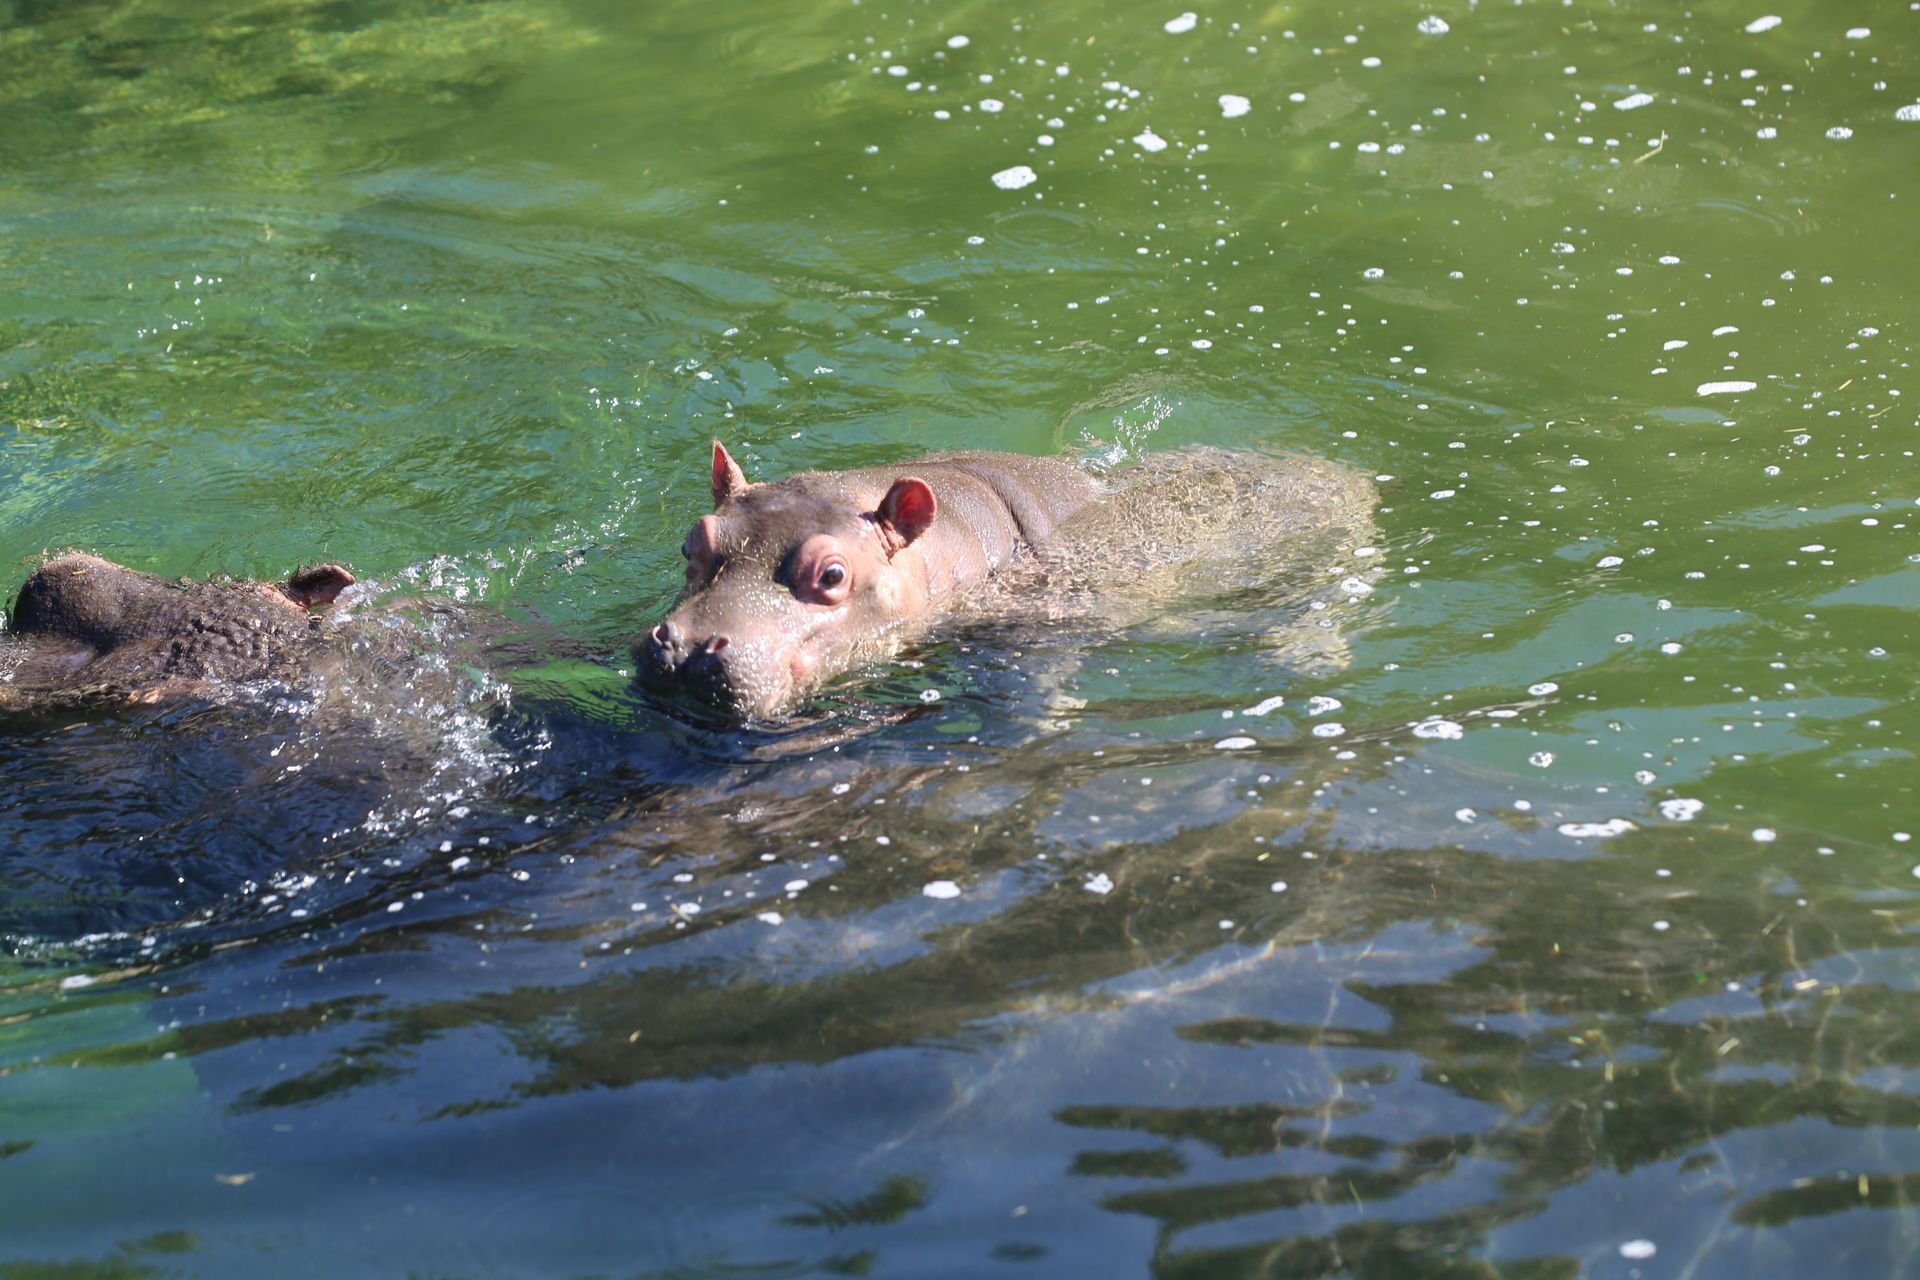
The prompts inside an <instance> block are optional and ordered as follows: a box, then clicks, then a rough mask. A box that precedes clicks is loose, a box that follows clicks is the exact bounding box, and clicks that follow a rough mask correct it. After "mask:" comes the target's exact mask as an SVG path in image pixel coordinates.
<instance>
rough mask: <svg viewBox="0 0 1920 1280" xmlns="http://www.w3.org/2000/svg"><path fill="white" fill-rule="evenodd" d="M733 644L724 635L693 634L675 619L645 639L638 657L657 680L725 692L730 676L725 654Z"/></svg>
mask: <svg viewBox="0 0 1920 1280" xmlns="http://www.w3.org/2000/svg"><path fill="white" fill-rule="evenodd" d="M730 644H732V641H731V640H729V639H728V638H727V637H726V636H724V635H719V634H715V635H710V636H705V637H702V638H695V637H693V636H689V635H688V634H687V631H686V629H685V628H684V627H682V626H680V624H679V623H677V622H675V621H674V620H673V619H672V618H668V619H667V620H666V621H664V622H662V623H660V624H658V625H657V626H655V627H654V628H653V630H651V631H649V632H648V633H647V637H646V639H645V640H643V641H641V642H640V644H639V646H638V647H637V649H636V652H635V654H634V656H635V657H636V658H637V659H638V660H639V663H640V665H641V666H642V667H643V668H645V669H646V670H647V672H648V673H649V674H650V675H652V676H654V677H655V678H656V679H659V680H662V681H666V682H669V683H676V684H682V685H686V686H689V687H691V688H692V689H694V690H696V691H699V692H703V693H706V694H709V695H712V694H716V693H722V692H724V691H725V689H726V687H727V684H728V679H727V671H726V667H725V663H724V661H723V660H722V658H721V656H720V655H721V654H723V653H725V652H726V650H727V648H728V646H729V645H730Z"/></svg>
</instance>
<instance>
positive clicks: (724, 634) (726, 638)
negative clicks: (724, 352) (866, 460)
mask: <svg viewBox="0 0 1920 1280" xmlns="http://www.w3.org/2000/svg"><path fill="white" fill-rule="evenodd" d="M712 485H713V501H714V510H713V513H712V514H711V515H705V516H702V517H701V518H700V519H699V520H697V521H695V522H694V526H693V528H692V529H691V530H690V531H689V532H688V534H687V538H686V542H685V543H684V545H683V546H682V548H681V550H682V553H683V554H684V555H685V556H686V560H687V583H686V589H685V591H684V592H683V594H682V595H681V598H680V600H679V602H678V603H677V604H676V605H675V607H674V609H673V611H672V612H671V613H669V614H668V616H667V617H666V619H665V620H664V621H662V622H660V623H659V624H658V625H656V626H655V627H654V628H653V629H652V630H651V631H650V632H649V633H648V634H647V635H646V636H645V637H644V638H643V639H642V640H641V641H640V643H639V644H638V645H637V646H636V647H635V650H634V657H635V661H636V663H637V665H638V666H639V668H640V670H641V671H642V673H643V674H644V675H647V676H649V677H650V678H652V679H654V680H655V681H657V682H664V683H670V684H673V685H677V686H681V687H685V688H689V689H691V690H693V691H694V692H696V693H698V694H699V695H701V696H702V697H705V698H707V699H709V700H711V701H713V702H716V703H718V704H719V705H721V706H723V707H725V708H728V709H730V710H732V711H734V712H737V713H739V714H742V715H746V716H754V717H767V716H774V715H778V714H779V713H781V712H782V711H784V710H786V709H788V708H790V707H791V706H792V705H793V704H794V703H796V702H797V701H799V700H801V699H803V698H804V697H805V696H806V695H807V694H808V693H810V692H812V691H813V690H814V689H815V688H817V687H818V686H819V685H821V684H822V683H824V682H825V681H827V680H830V679H831V678H833V677H834V676H836V675H839V674H841V673H843V672H845V671H848V670H850V669H852V668H854V667H857V666H862V665H866V664H869V663H872V662H875V661H878V660H880V659H882V658H884V657H887V656H889V655H891V654H892V653H893V652H895V651H896V650H897V649H898V648H899V647H900V646H901V645H902V644H903V643H905V642H906V641H907V640H908V639H910V638H912V637H913V636H914V635H916V634H917V633H918V632H919V631H920V630H921V629H923V628H924V627H925V625H926V624H927V623H928V622H930V621H931V620H933V619H934V618H937V617H939V616H941V615H942V614H944V613H946V612H947V611H949V610H951V609H952V608H953V607H954V606H955V604H956V603H957V602H958V601H959V600H960V599H961V598H962V597H963V596H964V594H965V593H966V592H967V590H968V588H969V586H970V585H972V584H974V583H977V582H979V581H980V580H982V579H985V578H987V577H989V576H990V575H992V574H995V573H998V572H999V571H1000V570H1002V569H1003V568H1005V567H1006V566H1008V565H1009V564H1011V563H1013V562H1014V561H1016V560H1017V559H1019V558H1020V557H1022V555H1023V553H1024V552H1025V551H1026V550H1027V549H1028V548H1030V547H1032V546H1033V545H1035V544H1037V543H1040V542H1042V541H1044V540H1045V539H1046V538H1048V537H1049V536H1050V535H1051V534H1052V533H1053V532H1054V530H1055V528H1056V527H1057V526H1059V525H1060V523H1061V522H1063V521H1065V520H1067V519H1069V518H1070V517H1072V516H1073V515H1074V514H1075V513H1076V512H1078V511H1080V510H1081V509H1082V508H1084V507H1086V506H1088V505H1089V504H1091V503H1093V502H1094V501H1095V500H1096V499H1097V498H1098V496H1099V493H1100V490H1099V486H1098V485H1097V484H1096V482H1095V481H1094V479H1093V478H1092V477H1091V476H1089V475H1088V474H1087V473H1086V472H1084V471H1082V470H1081V469H1080V468H1078V467H1076V466H1074V465H1073V464H1072V463H1070V462H1066V461H1064V460H1061V459H1056V458H1035V457H1028V456H1026V455H1022V454H1008V453H949V454H936V455H933V456H931V457H925V458H918V459H915V460H913V461H911V462H904V463H901V464H899V465H896V466H890V467H871V468H865V469H861V470H855V471H819V472H804V473H802V474H799V475H794V476H789V477H787V478H786V479H784V480H780V481H776V482H774V483H770V484H752V483H749V482H748V480H747V478H746V476H745V474H744V473H743V472H742V471H741V469H740V466H739V464H738V463H736V462H735V461H734V460H733V458H732V457H731V456H730V455H729V454H728V453H727V450H726V448H725V447H724V446H722V445H721V444H719V443H718V442H716V443H715V444H714V446H713V474H712Z"/></svg>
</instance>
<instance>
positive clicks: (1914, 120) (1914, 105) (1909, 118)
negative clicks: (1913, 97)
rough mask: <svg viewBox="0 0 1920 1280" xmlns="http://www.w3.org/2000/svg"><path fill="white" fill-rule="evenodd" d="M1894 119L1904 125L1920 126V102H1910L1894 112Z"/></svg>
mask: <svg viewBox="0 0 1920 1280" xmlns="http://www.w3.org/2000/svg"><path fill="white" fill-rule="evenodd" d="M1893 118H1894V119H1895V120H1898V121H1900V122H1901V123H1902V124H1920V102H1910V103H1908V104H1907V105H1906V106H1904V107H1898V108H1896V109H1895V110H1894V113H1893Z"/></svg>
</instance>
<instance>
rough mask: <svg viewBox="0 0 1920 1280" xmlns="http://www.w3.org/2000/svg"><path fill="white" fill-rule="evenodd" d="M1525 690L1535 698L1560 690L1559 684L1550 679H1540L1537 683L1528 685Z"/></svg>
mask: <svg viewBox="0 0 1920 1280" xmlns="http://www.w3.org/2000/svg"><path fill="white" fill-rule="evenodd" d="M1527 692H1528V693H1530V694H1532V695H1533V696H1534V697H1536V698H1544V697H1546V696H1547V695H1548V694H1550V693H1558V692H1560V686H1559V685H1557V684H1555V683H1554V682H1553V681H1551V680H1542V681H1541V682H1540V683H1539V684H1530V685H1528V686H1527Z"/></svg>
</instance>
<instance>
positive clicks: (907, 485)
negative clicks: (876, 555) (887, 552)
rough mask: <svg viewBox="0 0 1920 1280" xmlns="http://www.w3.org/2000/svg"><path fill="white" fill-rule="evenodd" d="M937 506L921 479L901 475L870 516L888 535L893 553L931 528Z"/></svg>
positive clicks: (930, 490)
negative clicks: (877, 521)
mask: <svg viewBox="0 0 1920 1280" xmlns="http://www.w3.org/2000/svg"><path fill="white" fill-rule="evenodd" d="M939 506H940V504H939V503H937V502H935V501H934V500H933V490H932V489H931V488H929V487H928V485H927V482H926V481H925V480H922V479H920V478H919V477H917V476H903V477H901V478H900V479H898V480H895V481H894V482H893V487H892V488H891V489H888V490H887V496H886V497H884V498H882V499H880V509H879V510H878V511H876V512H874V516H875V518H876V519H878V520H879V522H880V527H881V529H882V530H884V531H885V532H887V533H888V534H890V535H891V541H892V543H893V544H894V545H893V547H892V548H891V550H897V549H898V548H900V547H904V546H906V545H908V544H909V543H911V542H912V541H913V540H914V539H915V538H917V537H919V536H920V535H921V534H923V533H925V532H926V531H927V530H929V529H931V528H933V517H934V513H935V512H936V511H937V510H938V509H939Z"/></svg>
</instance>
